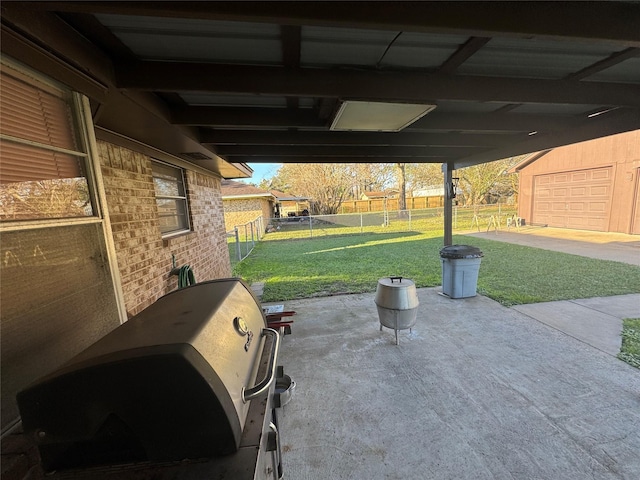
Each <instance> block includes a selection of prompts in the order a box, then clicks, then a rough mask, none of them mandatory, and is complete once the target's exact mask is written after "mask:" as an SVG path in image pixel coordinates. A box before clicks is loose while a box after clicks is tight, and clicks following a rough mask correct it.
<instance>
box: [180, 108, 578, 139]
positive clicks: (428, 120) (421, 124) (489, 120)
mask: <svg viewBox="0 0 640 480" xmlns="http://www.w3.org/2000/svg"><path fill="white" fill-rule="evenodd" d="M584 118H586V115H584ZM584 118H582V117H578V116H573V115H567V116H554V115H540V114H528V113H492V112H489V113H444V112H438V110H437V108H436V110H435V111H434V112H432V113H429V114H428V115H425V116H424V117H422V118H421V119H420V120H418V121H417V122H415V123H413V124H412V125H410V126H409V127H407V128H406V129H404V130H403V133H404V132H418V131H427V130H431V131H440V132H450V131H465V132H478V133H487V132H489V133H519V132H524V133H528V132H531V131H533V130H536V131H547V130H558V129H565V128H569V127H573V126H576V125H579V124H580V123H581V122H582V121H584ZM171 121H172V123H174V124H176V125H192V126H210V127H225V128H230V129H238V128H246V129H249V128H256V129H260V128H267V129H270V130H274V129H276V128H283V129H284V128H303V129H304V128H314V129H319V130H326V131H328V129H329V126H328V125H327V122H326V121H325V120H322V119H320V118H318V113H317V112H316V111H315V110H314V109H310V108H308V109H298V110H295V111H292V110H290V109H285V108H269V107H208V106H207V107H204V106H203V107H186V108H180V109H174V110H173V112H172V115H171ZM333 133H338V132H333ZM360 133H363V132H360ZM203 135H204V136H205V137H204V138H205V140H204V141H208V140H207V133H206V132H203Z"/></svg>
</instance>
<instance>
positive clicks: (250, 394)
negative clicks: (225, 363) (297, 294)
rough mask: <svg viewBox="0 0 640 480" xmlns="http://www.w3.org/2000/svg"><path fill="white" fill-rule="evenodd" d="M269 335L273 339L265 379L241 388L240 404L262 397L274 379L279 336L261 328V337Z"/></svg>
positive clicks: (268, 329)
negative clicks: (251, 385) (249, 386)
mask: <svg viewBox="0 0 640 480" xmlns="http://www.w3.org/2000/svg"><path fill="white" fill-rule="evenodd" d="M266 335H271V336H272V337H273V338H274V341H273V343H272V344H271V354H270V355H269V366H268V368H267V375H266V377H265V378H263V379H262V381H260V383H257V384H256V385H254V386H253V387H251V388H246V387H242V403H247V402H248V401H249V400H253V399H254V398H256V397H258V396H260V395H262V394H263V393H264V392H266V391H267V390H268V389H269V387H270V386H271V383H272V382H273V380H274V379H275V378H276V363H277V358H278V351H279V350H280V334H278V332H277V331H276V330H274V329H273V328H263V329H262V333H261V334H260V336H261V337H264V336H266Z"/></svg>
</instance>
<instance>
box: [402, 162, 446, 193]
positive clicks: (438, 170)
mask: <svg viewBox="0 0 640 480" xmlns="http://www.w3.org/2000/svg"><path fill="white" fill-rule="evenodd" d="M405 176H406V181H407V190H408V191H409V192H413V191H414V190H417V189H420V188H426V187H433V186H442V185H443V182H444V179H443V176H442V164H440V163H408V164H407V166H406V169H405Z"/></svg>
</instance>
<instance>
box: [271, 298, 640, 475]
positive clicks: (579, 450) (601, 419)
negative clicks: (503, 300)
mask: <svg viewBox="0 0 640 480" xmlns="http://www.w3.org/2000/svg"><path fill="white" fill-rule="evenodd" d="M439 290H440V289H439V288H428V289H419V290H418V296H419V299H420V307H419V309H418V321H417V323H416V325H415V327H414V328H413V331H412V332H409V331H408V330H402V331H401V332H400V333H399V338H400V345H399V346H396V345H395V341H394V333H393V331H392V330H389V329H386V328H385V329H384V330H383V331H382V332H380V330H379V322H378V316H377V312H376V308H375V304H374V301H373V298H374V296H373V294H359V295H346V296H336V297H326V298H317V299H306V300H297V301H290V302H286V303H285V309H286V310H295V311H296V312H297V315H296V316H295V317H293V319H294V321H295V323H294V326H293V334H292V335H290V336H287V337H285V339H284V342H283V345H282V348H281V357H280V358H281V359H280V362H279V363H280V364H282V365H283V366H284V367H285V372H286V373H287V374H289V375H290V376H291V377H292V378H293V379H294V381H295V382H296V390H295V393H294V395H293V398H292V400H291V402H290V403H289V404H288V405H286V406H285V407H284V408H283V411H282V414H281V416H280V430H281V439H282V446H283V464H284V472H285V478H289V479H295V480H320V479H349V480H359V479H362V480H369V479H580V480H582V479H585V478H596V479H621V478H624V479H637V478H640V454H639V452H640V373H639V372H638V370H637V369H635V368H633V367H631V366H629V365H627V364H625V363H623V362H622V361H620V360H618V359H616V358H615V357H614V356H612V355H610V354H607V353H604V352H603V351H601V350H599V349H597V348H594V347H593V346H590V345H588V344H587V343H584V342H583V341H580V340H578V339H576V338H573V337H571V336H569V335H566V334H564V333H562V332H561V331H559V330H558V329H556V328H552V327H550V326H547V325H545V324H543V323H540V322H538V321H536V320H534V319H533V318H531V316H529V315H525V314H523V313H521V312H519V311H517V310H515V309H512V308H506V307H503V306H501V305H499V304H498V303H496V302H494V301H493V300H490V299H488V298H486V297H482V296H477V297H473V298H467V299H455V300H454V299H449V298H447V297H445V296H442V295H440V294H439V293H438V291H439Z"/></svg>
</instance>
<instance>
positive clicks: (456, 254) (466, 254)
mask: <svg viewBox="0 0 640 480" xmlns="http://www.w3.org/2000/svg"><path fill="white" fill-rule="evenodd" d="M440 256H441V257H442V258H480V257H482V256H483V254H482V251H481V250H480V249H479V248H478V247H474V246H472V245H447V246H446V247H443V248H442V249H441V250H440Z"/></svg>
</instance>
